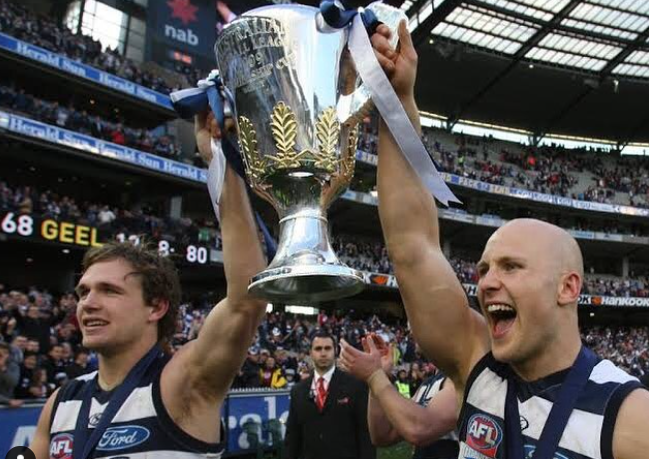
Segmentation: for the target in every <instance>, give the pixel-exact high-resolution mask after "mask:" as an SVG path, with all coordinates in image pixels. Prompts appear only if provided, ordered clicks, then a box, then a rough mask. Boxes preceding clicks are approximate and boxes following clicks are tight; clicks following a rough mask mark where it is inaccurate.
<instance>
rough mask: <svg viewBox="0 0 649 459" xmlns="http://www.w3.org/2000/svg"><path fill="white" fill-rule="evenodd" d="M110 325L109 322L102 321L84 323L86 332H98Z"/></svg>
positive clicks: (95, 320)
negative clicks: (99, 329)
mask: <svg viewBox="0 0 649 459" xmlns="http://www.w3.org/2000/svg"><path fill="white" fill-rule="evenodd" d="M106 325H108V322H106V321H105V320H101V319H86V320H84V321H83V327H84V328H85V329H86V330H97V329H98V328H101V327H104V326H106Z"/></svg>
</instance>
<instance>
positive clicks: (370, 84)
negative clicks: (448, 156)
mask: <svg viewBox="0 0 649 459" xmlns="http://www.w3.org/2000/svg"><path fill="white" fill-rule="evenodd" d="M348 46H349V51H350V52H351V55H352V58H353V59H354V64H355V65H356V69H357V70H358V73H359V75H360V76H361V79H362V80H363V83H364V84H365V85H366V86H367V88H368V89H369V91H370V93H371V94H372V100H373V101H374V104H375V105H376V108H378V110H379V113H380V114H381V116H382V117H383V119H384V120H385V123H386V124H387V126H388V128H389V129H390V132H391V133H392V136H393V137H394V140H395V141H396V142H397V145H399V148H400V149H401V152H402V153H403V155H404V156H405V157H406V159H407V160H408V162H409V163H410V166H411V167H412V168H413V169H414V170H415V172H416V173H417V175H419V178H421V180H422V182H423V183H424V185H425V186H426V188H427V189H428V190H429V191H430V192H431V193H432V195H433V196H434V197H435V198H437V200H438V201H440V202H441V203H442V204H444V205H445V206H448V203H449V202H457V203H461V201H460V200H459V199H458V198H457V197H456V196H455V195H454V194H453V192H452V191H451V190H450V188H449V187H448V186H447V185H446V183H445V182H444V180H443V179H442V177H441V176H440V175H439V172H437V169H436V168H435V164H434V163H433V160H432V159H431V157H430V156H429V155H428V151H427V150H426V147H425V146H424V144H423V143H422V141H421V138H420V137H419V134H417V131H416V130H415V128H414V127H413V125H412V123H411V122H410V119H409V118H408V115H407V113H406V111H405V110H404V108H403V106H402V105H401V102H400V101H399V98H398V96H397V94H396V93H395V92H394V89H393V88H392V85H391V84H390V81H389V80H388V77H387V76H386V75H385V72H384V71H383V68H381V65H380V64H379V61H378V60H377V59H376V56H375V55H374V49H373V48H372V44H371V42H370V39H369V37H368V35H367V31H366V30H365V25H364V24H363V20H362V18H361V15H360V14H357V15H356V16H355V17H354V22H353V24H352V27H351V31H350V34H349V42H348Z"/></svg>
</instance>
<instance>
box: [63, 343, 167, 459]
mask: <svg viewBox="0 0 649 459" xmlns="http://www.w3.org/2000/svg"><path fill="white" fill-rule="evenodd" d="M161 352H162V350H161V349H160V346H159V345H157V344H156V345H155V346H153V347H152V348H151V349H150V350H149V352H147V353H146V355H145V356H144V357H142V359H140V361H139V362H138V363H137V364H136V365H135V366H134V367H133V368H131V371H129V373H128V375H127V376H126V379H125V380H124V381H123V382H122V383H121V384H120V385H119V387H118V388H117V389H116V390H115V393H114V394H113V395H112V397H111V399H110V402H108V406H106V409H105V410H104V412H103V414H102V415H101V419H100V421H99V424H98V425H97V427H96V428H95V429H94V430H93V431H92V434H89V429H88V419H89V416H90V405H91V404H92V393H93V388H94V384H92V383H88V384H86V386H85V387H84V389H83V391H82V392H81V395H82V396H83V402H82V403H81V409H80V410H79V417H77V424H76V426H75V429H74V443H75V448H74V449H73V451H72V457H73V459H87V458H88V457H89V455H90V453H91V452H92V450H93V449H94V448H95V446H96V445H97V442H99V439H100V438H101V437H102V435H103V434H104V431H105V430H106V428H107V427H108V426H109V425H110V423H111V422H112V420H113V418H114V417H115V415H116V414H117V412H118V411H119V409H120V408H121V407H122V405H123V404H124V402H125V401H126V399H127V398H128V396H129V395H130V394H131V392H133V390H134V389H135V388H136V387H137V385H138V383H139V382H140V380H141V379H142V377H143V376H144V374H145V373H146V371H147V370H148V369H149V367H150V366H151V364H152V363H153V362H154V361H155V360H156V358H157V357H158V356H159V355H160V353H161Z"/></svg>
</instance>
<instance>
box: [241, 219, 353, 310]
mask: <svg viewBox="0 0 649 459" xmlns="http://www.w3.org/2000/svg"><path fill="white" fill-rule="evenodd" d="M363 286H364V283H363V276H362V274H361V273H360V272H359V271H357V270H355V269H351V268H349V267H347V266H345V265H344V264H343V263H341V262H340V260H338V257H337V256H336V254H335V253H334V251H333V249H332V248H331V244H330V242H329V234H328V228H327V219H326V218H325V216H324V214H323V212H322V211H321V210H320V209H318V208H307V209H300V210H299V211H297V212H294V213H291V214H289V215H287V216H285V217H284V218H282V219H281V220H280V238H279V245H278V248H277V254H276V255H275V258H274V259H273V261H272V262H271V264H270V265H269V266H268V268H267V269H266V270H264V271H262V272H261V273H259V274H257V275H256V276H255V277H253V279H252V282H251V284H250V286H249V287H248V290H249V291H250V293H252V294H253V295H255V296H259V297H261V298H266V299H267V300H269V301H271V302H273V301H274V302H281V303H289V304H304V303H314V302H321V301H329V300H334V299H338V298H343V297H346V296H350V295H353V294H355V293H358V292H360V291H361V290H362V289H363Z"/></svg>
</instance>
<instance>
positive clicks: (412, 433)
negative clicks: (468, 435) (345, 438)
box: [370, 373, 450, 446]
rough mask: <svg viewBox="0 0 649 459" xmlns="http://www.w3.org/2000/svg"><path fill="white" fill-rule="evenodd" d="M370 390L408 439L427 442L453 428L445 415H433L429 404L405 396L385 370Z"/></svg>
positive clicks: (403, 435) (403, 436) (409, 440)
mask: <svg viewBox="0 0 649 459" xmlns="http://www.w3.org/2000/svg"><path fill="white" fill-rule="evenodd" d="M370 390H371V391H372V395H373V396H374V397H375V399H376V400H377V401H378V403H380V405H381V408H382V409H383V411H384V412H385V415H386V416H387V418H388V420H389V423H390V424H391V425H392V426H394V428H395V429H396V431H397V432H398V434H399V435H400V436H401V437H402V438H403V439H405V440H406V441H407V442H408V443H412V444H413V445H417V446H421V445H425V444H428V443H430V442H432V441H434V440H436V439H438V438H439V437H441V436H442V435H444V434H446V433H448V432H449V430H450V428H449V426H448V422H446V421H445V417H444V416H442V415H440V416H431V415H430V413H429V412H428V411H427V409H426V408H425V407H423V406H420V405H418V404H417V403H415V402H413V401H412V400H410V399H407V398H405V397H403V396H402V395H401V394H399V392H398V391H397V389H396V388H395V387H394V386H393V385H392V384H390V383H389V380H388V377H387V375H385V373H382V375H381V377H380V378H374V380H373V381H371V382H370Z"/></svg>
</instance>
